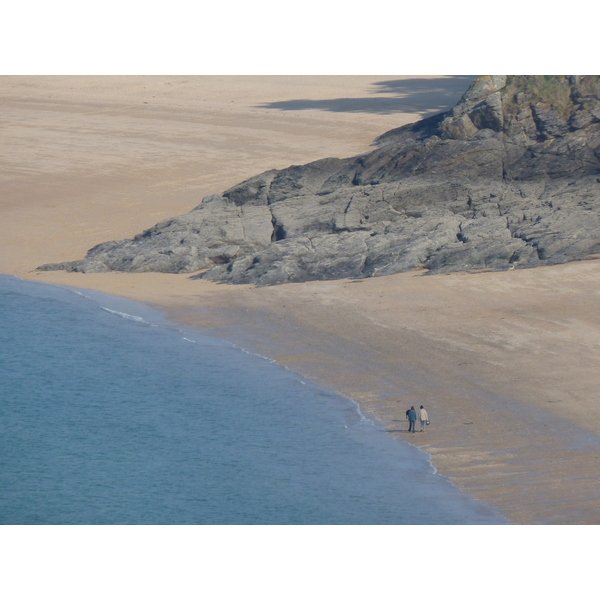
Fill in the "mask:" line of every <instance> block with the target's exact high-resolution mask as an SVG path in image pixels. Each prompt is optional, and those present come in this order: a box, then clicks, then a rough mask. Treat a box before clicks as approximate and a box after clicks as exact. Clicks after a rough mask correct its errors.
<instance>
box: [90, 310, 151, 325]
mask: <svg viewBox="0 0 600 600" xmlns="http://www.w3.org/2000/svg"><path fill="white" fill-rule="evenodd" d="M100 308H101V309H102V310H105V311H106V312H108V313H110V314H111V315H117V316H118V317H121V318H122V319H128V320H130V321H136V322H138V323H144V324H145V325H150V326H152V323H149V322H148V321H146V320H145V319H142V317H138V316H137V315H129V314H127V313H124V312H121V311H120V310H112V309H110V308H106V306H101V307H100Z"/></svg>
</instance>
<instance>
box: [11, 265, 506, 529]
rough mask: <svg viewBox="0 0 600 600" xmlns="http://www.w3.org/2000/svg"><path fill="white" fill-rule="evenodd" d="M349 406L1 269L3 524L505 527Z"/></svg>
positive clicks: (212, 346)
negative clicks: (481, 525)
mask: <svg viewBox="0 0 600 600" xmlns="http://www.w3.org/2000/svg"><path fill="white" fill-rule="evenodd" d="M505 522H506V520H505V519H504V518H503V517H502V516H501V515H499V514H498V513H497V511H496V510H495V509H493V508H491V507H489V506H487V505H485V504H482V503H479V502H475V501H474V500H472V499H470V498H469V497H467V496H465V495H463V494H462V493H461V492H459V491H458V490H457V489H456V488H455V487H454V486H452V485H451V484H450V483H449V481H448V480H447V479H446V478H444V477H441V476H440V475H438V474H436V473H435V470H434V469H433V468H432V466H431V465H430V463H429V462H428V456H427V455H426V454H424V453H422V452H421V451H419V450H417V449H416V448H413V447H411V446H410V445H408V444H406V443H403V442H398V441H395V440H393V439H392V438H391V437H389V436H388V435H387V434H386V433H385V432H384V431H383V430H382V428H381V427H380V426H378V424H377V423H374V422H372V421H371V420H369V419H368V418H365V416H364V415H363V414H362V413H361V412H360V410H359V409H358V407H357V405H356V404H354V403H353V402H352V401H351V400H349V399H347V398H343V397H341V396H338V395H335V394H333V393H330V392H328V391H327V390H325V389H323V388H320V387H319V386H317V385H315V384H312V383H310V382H308V381H305V380H303V379H302V378H301V377H300V376H298V375H297V374H295V373H292V372H290V371H288V370H286V369H285V368H283V367H281V366H279V365H276V364H274V363H272V362H271V361H269V360H266V359H264V358H262V357H259V356H255V355H251V354H248V353H246V352H244V351H242V350H241V349H239V348H236V347H235V346H232V345H230V344H228V343H226V342H223V341H220V340H216V339H213V338H210V337H206V336H203V335H202V332H201V331H200V330H192V329H185V328H182V327H180V326H178V325H174V324H172V323H169V322H168V321H167V320H166V319H165V318H164V317H163V316H162V315H161V314H160V313H157V312H154V311H152V310H151V309H149V308H147V307H146V306H144V305H140V304H137V303H134V302H129V301H126V300H122V299H119V298H115V297H111V296H106V295H103V294H99V293H95V292H90V291H82V290H74V289H70V288H63V287H59V286H53V285H44V284H38V283H32V282H28V281H23V280H20V279H17V278H14V277H9V276H1V275H0V523H2V524H495V523H505Z"/></svg>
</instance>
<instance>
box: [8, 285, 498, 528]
mask: <svg viewBox="0 0 600 600" xmlns="http://www.w3.org/2000/svg"><path fill="white" fill-rule="evenodd" d="M0 276H3V277H15V278H17V279H19V280H21V281H24V282H29V283H33V284H42V285H50V286H57V287H59V288H61V289H63V290H69V291H71V292H72V293H76V294H77V295H81V294H83V295H84V296H86V297H88V298H90V300H91V301H92V302H93V303H94V304H96V305H97V306H98V307H100V308H102V309H103V310H107V311H109V312H117V313H118V314H120V315H121V316H123V315H131V316H133V317H134V318H136V319H137V318H142V319H144V320H145V319H147V318H150V319H156V318H157V317H158V326H159V327H167V328H169V329H172V328H173V327H174V326H175V327H176V326H178V325H179V326H183V328H182V329H177V331H179V332H180V333H181V334H182V335H184V336H185V334H186V333H187V334H188V335H190V334H191V335H192V336H201V337H204V338H206V339H209V340H214V341H220V342H224V343H226V344H227V345H231V346H232V347H233V348H235V349H237V350H238V351H240V352H243V353H247V354H250V355H252V356H255V357H258V358H261V359H264V360H267V361H268V362H270V363H274V364H275V365H277V366H278V367H280V368H284V369H286V370H288V371H290V372H291V373H293V374H294V375H295V376H297V377H299V378H301V379H305V380H307V381H308V382H310V383H312V384H315V385H316V386H317V387H318V388H320V389H322V390H323V391H325V392H330V393H333V394H336V395H337V396H338V397H339V398H340V399H343V400H344V401H345V402H347V403H348V406H349V407H350V406H352V407H354V410H355V411H356V413H357V415H358V418H359V420H364V421H366V423H368V424H369V426H371V427H374V428H375V429H377V430H379V431H381V432H382V433H385V434H387V435H389V434H390V431H389V430H388V429H387V428H386V424H385V423H384V422H383V421H382V420H381V419H380V417H379V415H377V414H376V413H374V412H373V411H372V409H370V408H367V407H366V406H365V405H364V404H362V403H360V402H359V401H357V400H355V399H354V398H353V397H351V396H347V395H344V394H342V393H341V392H340V391H339V390H338V389H334V388H333V387H332V386H324V385H323V384H322V382H321V381H319V380H318V379H317V378H315V377H313V376H311V373H310V372H309V371H305V370H303V371H302V372H300V371H298V370H297V369H296V368H294V366H293V365H291V364H289V363H287V362H282V361H280V360H277V359H274V358H272V357H271V356H268V355H263V354H259V353H258V351H257V345H260V344H262V343H263V342H264V341H265V339H264V338H263V336H261V335H259V336H258V337H255V338H254V339H252V340H251V338H250V337H245V336H244V337H240V336H239V335H238V334H239V333H240V331H239V330H238V328H237V327H235V326H231V325H229V324H228V325H225V326H224V327H225V328H226V330H227V332H226V333H225V332H224V331H223V330H221V327H223V326H222V325H221V326H219V325H218V324H217V323H218V322H219V321H220V319H219V318H218V316H217V315H216V312H217V311H216V310H213V309H208V313H207V314H206V316H207V317H208V319H207V321H206V322H205V325H204V326H199V325H198V324H197V322H196V321H195V320H194V319H182V320H173V319H172V318H171V317H170V314H169V311H168V310H167V307H165V306H164V305H163V306H160V305H157V304H154V303H149V302H147V301H144V300H142V299H138V298H134V297H127V296H123V295H121V296H118V295H115V294H113V293H109V292H107V291H101V290H99V289H98V287H102V286H98V285H94V286H90V287H80V286H73V285H65V284H63V283H57V282H54V281H39V280H36V279H34V278H32V277H23V276H18V275H11V274H5V273H2V274H0ZM86 292H92V294H94V293H97V294H98V295H95V294H94V295H89V296H88V294H87V293H86ZM123 301H124V302H125V305H124V306H123V305H121V304H120V303H123ZM128 302H131V303H133V306H128V304H127V303H128ZM144 306H145V307H146V308H145V309H144V308H143V307H144ZM140 308H142V310H140ZM145 310H148V311H149V314H150V317H148V315H147V314H146V313H145V312H144V311H145ZM129 311H131V312H129ZM138 315H143V316H142V317H138ZM211 316H212V317H213V318H214V317H216V318H215V319H214V320H215V323H213V324H217V325H216V328H212V327H207V326H206V325H207V324H208V323H212V322H213V318H211ZM124 318H127V317H124ZM261 320H262V319H261ZM267 327H268V325H267ZM213 343H214V342H213ZM417 432H418V429H417ZM390 437H391V439H393V440H394V441H398V442H403V443H407V444H409V445H410V446H412V447H413V448H415V449H416V450H418V451H419V453H421V455H422V458H423V460H424V462H426V463H427V464H428V467H429V469H430V473H431V474H433V475H439V476H441V477H442V478H443V479H445V480H446V481H447V482H448V483H450V484H451V485H452V486H453V487H454V488H455V489H456V490H457V491H458V492H460V493H461V494H462V495H463V496H464V498H465V501H466V502H469V503H470V502H480V503H481V504H479V505H477V504H475V505H474V510H475V512H476V513H477V514H482V515H483V514H485V515H488V516H492V515H495V518H497V519H499V520H504V521H506V523H502V522H498V523H494V524H497V525H502V524H508V519H507V518H506V517H505V516H504V515H503V514H501V513H500V512H499V511H498V508H497V507H496V506H494V505H492V504H489V503H486V502H485V501H483V500H481V499H480V498H476V497H475V496H474V495H473V494H472V493H470V492H468V491H466V490H464V489H463V488H460V487H458V486H457V485H456V484H455V482H454V481H453V480H452V479H451V478H449V477H448V476H447V475H445V474H444V473H440V472H439V471H438V469H437V467H436V465H435V464H434V461H433V456H432V455H431V454H430V453H429V452H428V451H427V450H426V449H425V448H424V447H423V446H422V445H421V444H418V443H414V440H413V439H412V438H411V439H405V438H402V437H398V436H393V435H392V436H390ZM474 514H475V513H474Z"/></svg>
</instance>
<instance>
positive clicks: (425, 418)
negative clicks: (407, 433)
mask: <svg viewBox="0 0 600 600" xmlns="http://www.w3.org/2000/svg"><path fill="white" fill-rule="evenodd" d="M419 421H421V431H425V425H429V415H428V414H427V411H426V410H425V408H424V406H423V405H422V404H421V408H420V409H419Z"/></svg>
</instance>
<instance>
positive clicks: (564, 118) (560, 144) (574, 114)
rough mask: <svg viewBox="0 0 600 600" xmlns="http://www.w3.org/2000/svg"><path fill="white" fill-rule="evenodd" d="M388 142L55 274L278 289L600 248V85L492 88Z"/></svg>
mask: <svg viewBox="0 0 600 600" xmlns="http://www.w3.org/2000/svg"><path fill="white" fill-rule="evenodd" d="M375 144H376V146H377V149H375V150H374V151H372V152H370V153H368V154H363V155H361V156H357V157H353V158H348V159H343V160H342V159H335V158H328V159H324V160H319V161H316V162H313V163H310V164H307V165H303V166H292V167H289V168H288V169H283V170H273V171H267V172H266V173H262V174H261V175H258V176H256V177H253V178H252V179H249V180H247V181H245V182H243V183H241V184H239V185H237V186H235V187H233V188H231V189H229V190H227V191H226V192H224V193H223V194H222V195H220V196H219V195H216V196H209V197H207V198H205V199H204V200H203V202H202V204H200V206H198V207H197V208H195V209H194V210H192V211H191V212H190V213H188V214H186V215H182V216H179V217H174V218H172V219H167V220H165V221H163V222H161V223H159V224H158V225H156V226H155V227H153V228H151V229H149V230H147V231H145V232H143V233H141V234H140V235H138V236H136V237H134V238H133V239H130V240H123V241H116V242H108V243H105V244H100V245H99V246H96V247H95V248H92V249H91V250H90V251H89V252H88V254H87V256H86V258H85V259H83V260H79V261H74V262H69V263H59V264H48V265H44V266H42V267H40V269H43V270H51V269H65V270H68V271H83V272H99V271H108V270H117V271H130V272H144V271H161V272H168V273H194V272H198V271H202V272H201V273H199V274H196V275H195V276H194V277H196V278H197V277H201V278H206V279H211V280H214V281H219V282H227V283H252V284H257V285H271V284H279V283H285V282H301V281H307V280H312V279H337V278H342V277H355V278H363V277H372V276H376V275H386V274H392V273H398V272H401V271H408V270H412V269H427V270H428V271H429V272H434V273H440V272H449V271H459V270H471V269H507V268H523V267H533V266H537V265H542V264H557V263H563V262H567V261H572V260H579V259H582V258H586V257H589V256H591V255H594V254H596V253H599V252H600V77H598V76H588V77H585V76H583V77H560V76H549V77H548V76H546V77H544V76H539V77H534V76H530V77H527V76H515V77H506V76H493V77H481V78H479V79H477V80H476V81H475V82H474V83H473V84H472V85H471V86H470V87H469V89H468V90H467V91H466V93H465V94H464V96H463V98H462V99H461V101H460V102H459V103H458V104H457V105H456V107H455V108H454V109H453V110H452V111H450V112H449V113H445V114H441V115H437V116H434V117H430V118H428V119H424V120H422V121H419V122H418V123H415V124H412V125H408V126H405V127H401V128H399V129H396V130H393V131H390V132H388V133H386V134H384V135H383V136H381V137H380V138H378V139H377V140H376V141H375Z"/></svg>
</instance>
